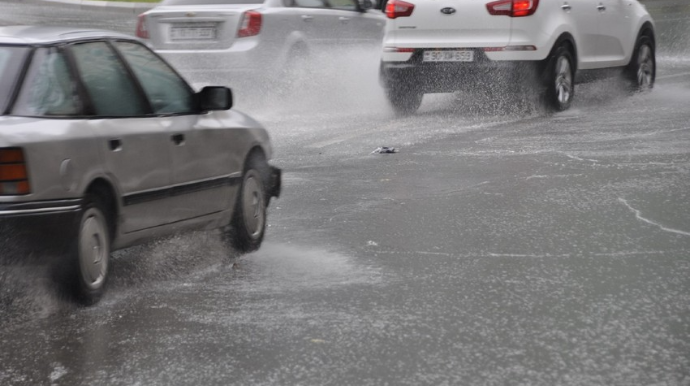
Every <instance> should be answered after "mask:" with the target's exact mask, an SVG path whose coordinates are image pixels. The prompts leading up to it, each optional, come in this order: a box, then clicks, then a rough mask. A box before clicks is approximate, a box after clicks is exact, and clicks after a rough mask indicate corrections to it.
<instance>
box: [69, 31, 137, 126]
mask: <svg viewBox="0 0 690 386" xmlns="http://www.w3.org/2000/svg"><path fill="white" fill-rule="evenodd" d="M72 52H73V54H74V59H75V62H76V63H77V67H78V68H79V73H80V75H81V79H82V82H83V83H84V86H85V87H86V90H87V91H88V93H89V96H90V97H91V103H92V105H93V108H94V113H95V114H96V115H98V116H104V117H135V116H141V115H145V114H147V113H148V106H147V104H146V101H145V100H144V99H143V97H142V95H141V94H140V93H139V92H138V89H137V87H136V85H135V83H134V82H133V81H132V79H131V78H130V77H129V73H128V72H127V70H126V69H125V67H124V64H123V63H122V62H121V61H120V59H119V58H118V56H117V55H116V54H115V52H114V51H113V50H112V49H111V48H110V47H109V46H108V44H107V43H105V42H93V43H80V44H75V45H73V46H72Z"/></svg>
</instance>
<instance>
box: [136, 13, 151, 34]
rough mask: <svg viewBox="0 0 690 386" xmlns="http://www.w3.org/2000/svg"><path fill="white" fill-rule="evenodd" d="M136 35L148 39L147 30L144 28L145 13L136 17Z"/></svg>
mask: <svg viewBox="0 0 690 386" xmlns="http://www.w3.org/2000/svg"><path fill="white" fill-rule="evenodd" d="M136 35H137V37H140V38H142V39H148V38H149V30H148V29H146V15H145V14H143V13H142V14H141V15H139V16H138V17H137V33H136Z"/></svg>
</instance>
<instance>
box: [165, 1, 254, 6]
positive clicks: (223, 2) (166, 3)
mask: <svg viewBox="0 0 690 386" xmlns="http://www.w3.org/2000/svg"><path fill="white" fill-rule="evenodd" d="M263 2H264V0H164V1H163V3H162V4H163V5H202V4H263Z"/></svg>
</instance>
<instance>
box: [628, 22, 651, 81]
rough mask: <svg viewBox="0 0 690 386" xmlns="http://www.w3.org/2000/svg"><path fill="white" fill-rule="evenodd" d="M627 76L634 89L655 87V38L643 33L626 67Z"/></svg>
mask: <svg viewBox="0 0 690 386" xmlns="http://www.w3.org/2000/svg"><path fill="white" fill-rule="evenodd" d="M626 77H627V78H628V80H629V82H630V86H631V88H632V89H633V90H634V91H648V90H651V89H652V87H654V80H655V78H656V55H655V52H654V40H653V39H652V38H651V37H650V36H649V35H641V36H640V37H639V38H638V39H637V43H636V44H635V51H634V53H633V56H632V58H631V59H630V64H629V65H628V67H627V68H626Z"/></svg>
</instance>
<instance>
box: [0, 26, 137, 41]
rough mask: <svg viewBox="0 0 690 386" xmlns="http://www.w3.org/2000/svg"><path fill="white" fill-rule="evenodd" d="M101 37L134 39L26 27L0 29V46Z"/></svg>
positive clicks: (88, 31)
mask: <svg viewBox="0 0 690 386" xmlns="http://www.w3.org/2000/svg"><path fill="white" fill-rule="evenodd" d="M103 37H112V38H118V39H136V38H135V37H133V36H129V35H125V34H122V33H119V32H113V31H106V30H99V29H91V28H74V27H58V26H26V25H15V26H8V27H0V44H46V43H57V42H63V41H71V40H80V39H89V38H103Z"/></svg>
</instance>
